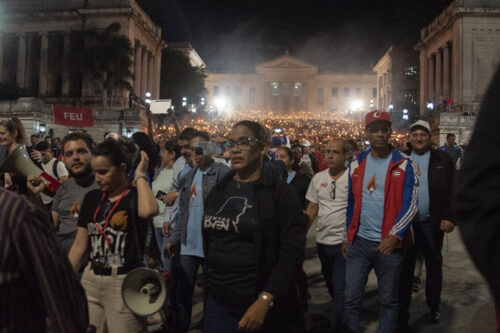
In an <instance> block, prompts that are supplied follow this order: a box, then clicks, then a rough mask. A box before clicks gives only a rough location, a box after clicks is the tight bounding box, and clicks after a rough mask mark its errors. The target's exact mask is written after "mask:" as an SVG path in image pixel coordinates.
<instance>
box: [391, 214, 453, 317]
mask: <svg viewBox="0 0 500 333" xmlns="http://www.w3.org/2000/svg"><path fill="white" fill-rule="evenodd" d="M413 232H414V234H415V246H413V247H411V248H409V249H408V250H407V251H406V253H405V256H404V259H403V265H402V269H401V285H400V289H399V293H400V294H399V306H400V309H399V320H400V323H401V324H403V325H405V324H408V319H409V317H410V313H409V308H410V303H411V287H412V284H413V271H414V270H415V261H416V260H417V252H418V250H419V249H420V250H421V251H422V254H423V255H424V260H425V268H426V282H425V298H426V300H427V306H428V307H429V309H430V310H431V311H438V312H439V304H440V303H441V288H442V285H443V255H442V254H441V249H442V248H443V237H444V233H443V232H442V231H441V230H440V229H439V226H438V225H436V224H435V223H432V222H431V221H421V222H413Z"/></svg>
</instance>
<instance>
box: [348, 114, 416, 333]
mask: <svg viewBox="0 0 500 333" xmlns="http://www.w3.org/2000/svg"><path fill="white" fill-rule="evenodd" d="M365 126H366V127H365V130H366V136H367V137H368V141H369V142H370V148H369V149H367V150H366V151H365V152H363V153H361V154H360V155H359V156H358V158H357V160H356V161H353V162H352V163H351V165H350V170H349V197H348V205H347V221H346V230H347V249H346V268H345V269H346V277H347V278H346V282H345V300H344V317H343V323H344V327H345V329H346V330H347V331H349V332H358V330H359V314H360V309H361V302H362V298H363V293H364V290H365V286H366V281H367V279H368V274H369V273H370V271H371V269H372V268H373V269H374V270H375V274H376V276H377V285H378V296H379V301H380V317H379V329H378V332H379V333H392V332H394V330H395V329H396V324H397V319H398V287H399V271H400V266H401V249H400V248H401V247H402V243H403V242H402V240H403V237H404V235H405V233H406V231H407V230H408V228H409V226H410V223H411V221H412V220H413V217H414V216H415V214H416V213H417V197H418V196H417V187H418V180H417V177H416V172H415V169H414V166H413V164H412V161H411V159H410V157H409V156H406V155H403V154H402V153H400V152H399V151H398V150H397V149H394V148H393V147H392V146H391V145H390V143H389V141H390V138H391V133H392V130H391V119H390V117H389V114H388V113H387V112H383V111H379V110H375V111H372V112H370V113H368V114H367V115H366V119H365Z"/></svg>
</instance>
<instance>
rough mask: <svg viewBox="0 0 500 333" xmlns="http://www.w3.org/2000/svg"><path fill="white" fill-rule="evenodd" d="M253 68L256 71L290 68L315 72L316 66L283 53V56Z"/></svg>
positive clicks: (316, 70)
mask: <svg viewBox="0 0 500 333" xmlns="http://www.w3.org/2000/svg"><path fill="white" fill-rule="evenodd" d="M255 70H256V72H257V73H262V72H268V71H272V72H274V71H286V70H292V71H297V70H299V71H301V72H314V73H317V72H318V67H316V66H314V65H312V64H310V63H307V62H305V61H303V60H300V59H298V58H294V57H292V56H290V55H288V54H285V55H284V56H281V57H278V58H275V59H273V60H270V61H268V62H264V63H262V64H259V65H257V66H256V67H255Z"/></svg>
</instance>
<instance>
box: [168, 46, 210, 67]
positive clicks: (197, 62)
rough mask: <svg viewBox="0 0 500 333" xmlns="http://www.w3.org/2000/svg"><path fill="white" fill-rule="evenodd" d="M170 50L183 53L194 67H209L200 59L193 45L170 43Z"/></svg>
mask: <svg viewBox="0 0 500 333" xmlns="http://www.w3.org/2000/svg"><path fill="white" fill-rule="evenodd" d="M168 48H169V49H173V50H177V51H180V52H182V53H183V54H184V55H185V56H186V57H187V58H188V59H189V63H190V64H191V66H193V67H202V68H205V67H207V65H206V64H205V62H204V61H203V59H202V58H201V57H200V55H199V54H198V52H196V50H195V49H194V48H193V46H192V45H191V43H188V42H169V43H168Z"/></svg>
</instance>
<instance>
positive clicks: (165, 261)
mask: <svg viewBox="0 0 500 333" xmlns="http://www.w3.org/2000/svg"><path fill="white" fill-rule="evenodd" d="M153 232H154V235H155V238H156V244H158V248H159V250H160V258H161V270H162V271H169V270H171V268H172V261H171V260H170V259H169V258H167V257H166V256H165V245H167V243H168V242H169V241H170V237H165V236H163V233H162V228H154V231H153Z"/></svg>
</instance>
